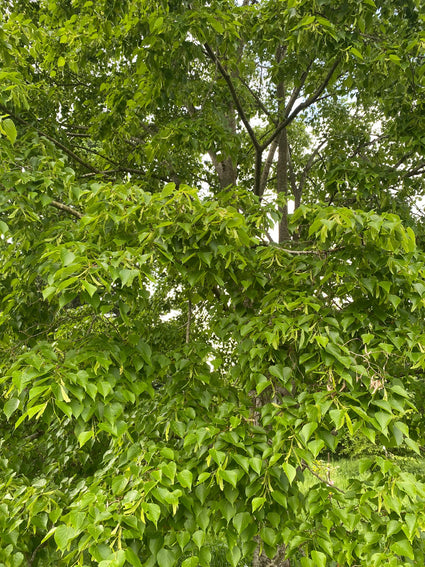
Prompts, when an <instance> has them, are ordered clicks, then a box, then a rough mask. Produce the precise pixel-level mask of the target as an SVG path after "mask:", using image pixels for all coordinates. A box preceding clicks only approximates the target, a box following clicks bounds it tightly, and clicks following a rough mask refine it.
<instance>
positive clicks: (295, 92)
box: [285, 59, 314, 116]
mask: <svg viewBox="0 0 425 567" xmlns="http://www.w3.org/2000/svg"><path fill="white" fill-rule="evenodd" d="M313 63H314V59H312V60H311V61H310V63H309V64H308V65H307V69H306V70H305V71H304V73H303V74H302V75H301V80H300V84H299V85H298V86H297V87H294V89H293V91H292V94H291V96H290V98H289V100H288V104H287V105H286V108H285V116H288V115H289V113H290V112H291V110H292V107H293V106H294V104H295V101H296V100H297V98H298V96H299V94H300V92H301V89H302V88H303V86H304V84H305V81H306V79H307V75H308V74H309V72H310V69H311V66H312V65H313Z"/></svg>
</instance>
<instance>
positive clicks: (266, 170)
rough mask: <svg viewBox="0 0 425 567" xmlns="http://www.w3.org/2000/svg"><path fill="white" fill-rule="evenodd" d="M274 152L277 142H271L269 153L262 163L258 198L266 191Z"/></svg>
mask: <svg viewBox="0 0 425 567" xmlns="http://www.w3.org/2000/svg"><path fill="white" fill-rule="evenodd" d="M276 150H277V140H273V142H272V143H271V145H270V148H269V153H268V155H267V158H266V161H265V162H264V167H263V171H262V173H261V181H260V192H259V197H262V196H263V194H264V191H265V189H266V185H267V181H268V178H269V173H270V168H271V166H272V163H273V158H274V155H275V153H276Z"/></svg>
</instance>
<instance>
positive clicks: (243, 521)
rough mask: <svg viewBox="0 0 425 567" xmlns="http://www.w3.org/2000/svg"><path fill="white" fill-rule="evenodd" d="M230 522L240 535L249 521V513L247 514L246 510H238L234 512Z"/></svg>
mask: <svg viewBox="0 0 425 567" xmlns="http://www.w3.org/2000/svg"><path fill="white" fill-rule="evenodd" d="M232 522H233V525H234V526H235V528H236V531H237V532H238V534H239V535H240V534H241V533H242V532H243V531H244V529H245V528H246V527H247V526H249V524H250V523H251V514H249V513H248V512H240V513H239V514H236V516H235V517H234V518H233V520H232Z"/></svg>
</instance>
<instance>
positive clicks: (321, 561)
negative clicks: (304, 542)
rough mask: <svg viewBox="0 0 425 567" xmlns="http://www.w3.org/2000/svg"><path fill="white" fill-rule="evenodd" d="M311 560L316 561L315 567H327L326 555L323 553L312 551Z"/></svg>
mask: <svg viewBox="0 0 425 567" xmlns="http://www.w3.org/2000/svg"><path fill="white" fill-rule="evenodd" d="M311 558H312V559H313V561H314V565H315V567H326V555H325V554H324V553H322V552H321V551H316V550H314V551H312V552H311Z"/></svg>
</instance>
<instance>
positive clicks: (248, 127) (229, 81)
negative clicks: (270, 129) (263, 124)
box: [204, 43, 260, 150]
mask: <svg viewBox="0 0 425 567" xmlns="http://www.w3.org/2000/svg"><path fill="white" fill-rule="evenodd" d="M204 47H205V50H206V52H207V55H208V57H209V58H210V59H211V61H213V62H214V63H215V65H216V66H217V68H218V70H219V71H220V74H221V76H222V77H223V79H224V80H225V81H226V83H227V86H228V87H229V91H230V94H231V95H232V98H233V102H234V103H235V106H236V110H237V111H238V114H239V116H240V119H241V120H242V122H243V124H244V126H245V128H246V131H247V132H248V135H249V137H250V138H251V141H252V144H253V146H254V148H255V149H256V150H259V149H260V144H259V142H258V140H257V137H256V135H255V133H254V130H253V129H252V127H251V124H250V123H249V120H248V118H247V117H246V114H245V111H244V109H243V107H242V103H241V101H240V99H239V97H238V95H237V93H236V89H235V86H234V85H233V81H232V79H231V78H230V75H229V73H228V72H227V71H226V69H225V68H224V67H223V65H222V63H221V61H220V59H219V58H218V57H217V55H216V54H215V53H214V51H213V50H212V49H211V47H210V46H209V45H208V43H205V44H204Z"/></svg>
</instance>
